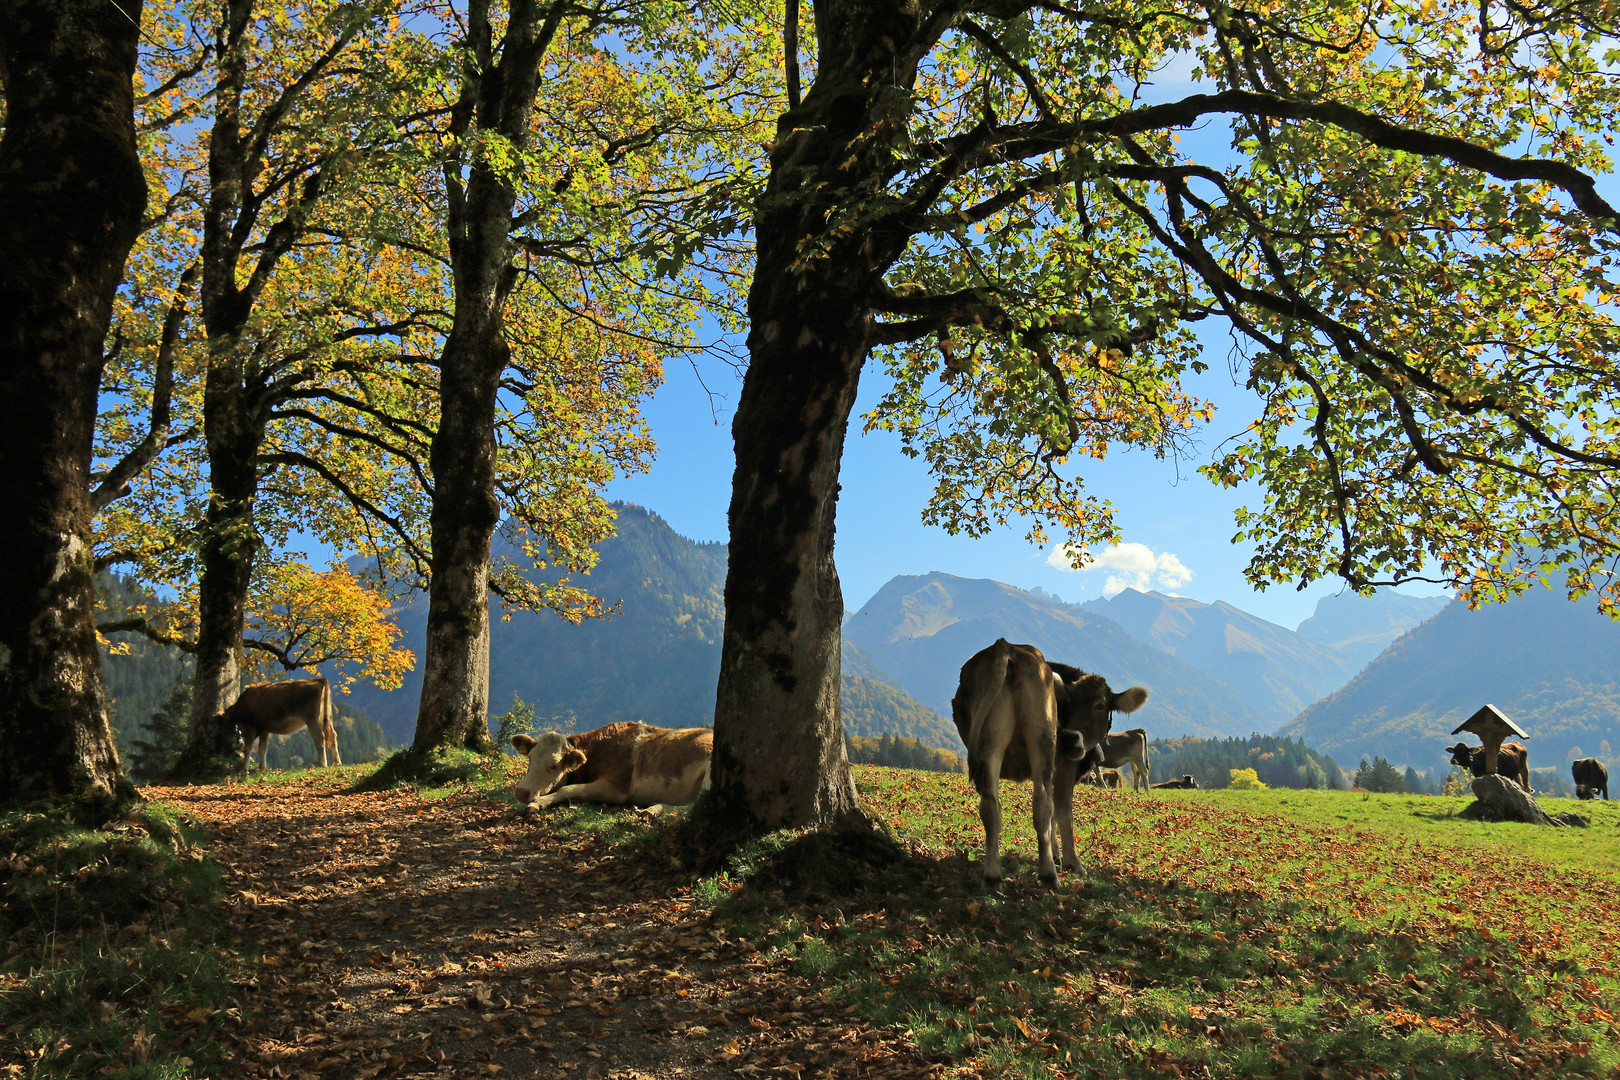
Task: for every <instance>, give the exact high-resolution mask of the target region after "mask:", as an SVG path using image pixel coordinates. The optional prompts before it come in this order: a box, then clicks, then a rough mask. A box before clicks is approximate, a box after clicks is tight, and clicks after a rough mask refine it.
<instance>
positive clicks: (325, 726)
mask: <svg viewBox="0 0 1620 1080" xmlns="http://www.w3.org/2000/svg"><path fill="white" fill-rule="evenodd" d="M333 719H334V717H333V713H332V683H331V682H330V681H329V680H327V679H322V680H321V739H322V740H324V741H325V743H326V748H327V750H328V751H330V752H331V754H332V764H334V765H341V764H343V755H341V754H339V753H338V743H337V724H335V723H334V722H333Z"/></svg>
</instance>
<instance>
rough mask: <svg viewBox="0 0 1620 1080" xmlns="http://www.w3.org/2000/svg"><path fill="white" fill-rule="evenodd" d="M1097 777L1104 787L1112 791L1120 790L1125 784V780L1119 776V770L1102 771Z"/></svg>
mask: <svg viewBox="0 0 1620 1080" xmlns="http://www.w3.org/2000/svg"><path fill="white" fill-rule="evenodd" d="M1097 777H1098V781H1099V782H1100V783H1101V784H1102V786H1103V787H1105V788H1108V789H1110V790H1118V788H1119V786H1120V785H1121V784H1123V783H1124V782H1125V778H1124V777H1122V776H1120V775H1119V770H1118V769H1101V770H1099V771H1098V773H1097Z"/></svg>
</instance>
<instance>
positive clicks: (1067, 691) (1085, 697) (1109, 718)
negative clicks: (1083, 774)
mask: <svg viewBox="0 0 1620 1080" xmlns="http://www.w3.org/2000/svg"><path fill="white" fill-rule="evenodd" d="M1056 692H1057V706H1058V753H1059V754H1060V755H1062V756H1063V757H1065V758H1068V759H1069V760H1071V761H1077V760H1079V759H1080V758H1082V757H1084V756H1085V754H1086V752H1087V751H1088V750H1090V749H1091V748H1092V747H1094V746H1096V745H1097V744H1098V743H1100V742H1102V738H1103V736H1104V735H1107V734H1108V729H1109V728H1111V727H1112V726H1113V724H1114V714H1115V713H1116V712H1125V713H1129V712H1135V711H1136V710H1137V709H1140V708H1141V707H1142V704H1143V702H1145V701H1147V696H1148V692H1147V691H1146V690H1144V689H1142V688H1141V687H1140V686H1133V687H1131V688H1130V689H1129V690H1124V691H1121V692H1120V693H1118V694H1116V693H1114V692H1113V691H1112V690H1110V689H1109V688H1108V683H1107V681H1106V680H1104V679H1103V677H1102V676H1101V675H1082V676H1081V677H1080V678H1079V679H1076V680H1074V681H1073V682H1070V681H1067V680H1065V681H1063V682H1061V683H1059V685H1058V686H1057V688H1056Z"/></svg>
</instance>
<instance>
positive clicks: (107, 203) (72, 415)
mask: <svg viewBox="0 0 1620 1080" xmlns="http://www.w3.org/2000/svg"><path fill="white" fill-rule="evenodd" d="M140 9H141V5H140V0H134V2H132V3H129V4H125V5H111V4H105V3H100V2H95V0H89V2H86V0H63V2H57V0H49V2H44V3H40V2H29V0H9V2H7V3H4V4H0V25H3V26H4V28H5V29H4V33H0V87H3V91H0V92H3V94H4V124H5V130H4V133H3V135H0V323H3V325H4V329H3V331H0V417H3V427H4V431H5V435H4V440H5V441H4V447H5V450H4V462H3V464H4V467H3V468H0V490H3V491H4V494H5V500H6V509H7V524H6V526H5V528H4V529H3V530H0V552H3V557H0V566H3V570H0V573H3V575H4V577H3V581H4V588H3V590H0V592H3V594H4V599H3V600H0V687H3V688H4V694H3V695H0V696H3V699H4V704H3V705H0V800H4V801H7V802H11V801H16V800H24V799H43V798H55V799H60V800H64V801H66V802H68V803H69V804H70V805H71V807H72V810H73V812H74V813H76V814H78V815H80V816H82V817H85V818H88V819H91V820H92V821H93V823H97V824H99V822H100V821H101V820H104V819H105V818H106V817H108V816H110V815H111V814H113V813H115V812H117V810H118V809H119V807H120V806H121V805H123V804H125V803H127V802H128V801H129V800H130V799H132V798H133V797H134V789H133V787H132V786H131V785H130V784H129V783H128V781H127V780H125V779H124V777H123V774H122V771H121V769H120V768H119V764H118V755H117V751H116V750H115V749H114V746H113V738H112V730H111V728H110V727H109V725H108V722H107V702H106V696H105V692H104V689H103V686H102V681H101V665H100V659H99V657H98V655H97V653H96V642H95V624H94V618H95V593H94V582H93V566H92V560H91V540H90V524H91V513H92V510H91V506H92V498H91V489H90V456H91V442H92V438H93V434H94V425H95V415H96V393H97V389H98V384H99V381H100V377H101V368H102V363H103V353H102V343H103V339H104V338H105V336H106V333H107V326H108V323H109V321H110V318H111V309H112V301H113V294H114V291H115V290H116V288H117V284H118V278H119V274H120V272H121V270H122V268H123V265H124V259H125V257H126V256H127V255H128V252H129V249H130V245H131V244H133V243H134V240H135V236H136V233H137V231H138V229H139V225H140V218H141V213H142V210H143V208H144V205H145V201H146V185H145V182H144V180H143V178H142V176H141V171H140V164H139V161H138V160H137V157H136V150H135V128H134V91H133V86H132V81H131V79H132V73H133V71H134V67H135V58H136V34H137V26H136V24H135V21H134V20H136V19H138V18H139V17H140Z"/></svg>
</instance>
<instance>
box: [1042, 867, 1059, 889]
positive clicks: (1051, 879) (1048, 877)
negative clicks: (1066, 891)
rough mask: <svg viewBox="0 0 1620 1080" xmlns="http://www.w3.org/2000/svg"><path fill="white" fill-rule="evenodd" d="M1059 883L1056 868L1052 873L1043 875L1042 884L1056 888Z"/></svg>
mask: <svg viewBox="0 0 1620 1080" xmlns="http://www.w3.org/2000/svg"><path fill="white" fill-rule="evenodd" d="M1057 883H1058V876H1057V871H1056V870H1054V871H1052V872H1051V873H1050V874H1042V875H1041V884H1042V885H1045V886H1046V887H1047V888H1050V889H1055V888H1057Z"/></svg>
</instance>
